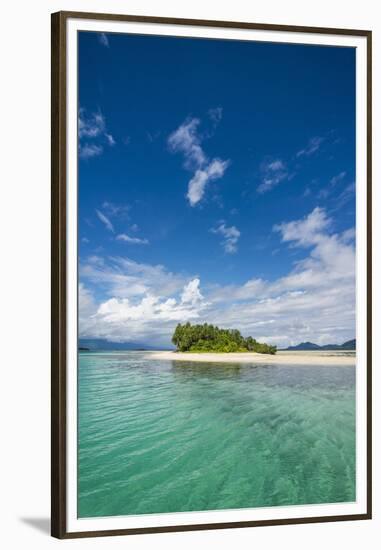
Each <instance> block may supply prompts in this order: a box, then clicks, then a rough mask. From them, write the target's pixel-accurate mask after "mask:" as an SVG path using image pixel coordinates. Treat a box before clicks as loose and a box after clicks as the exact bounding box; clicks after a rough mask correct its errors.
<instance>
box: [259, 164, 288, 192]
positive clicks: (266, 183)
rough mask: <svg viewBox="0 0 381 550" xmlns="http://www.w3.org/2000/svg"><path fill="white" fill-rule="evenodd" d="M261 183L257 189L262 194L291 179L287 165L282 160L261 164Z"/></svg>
mask: <svg viewBox="0 0 381 550" xmlns="http://www.w3.org/2000/svg"><path fill="white" fill-rule="evenodd" d="M260 172H261V183H260V184H259V185H258V187H257V191H258V193H260V194H263V193H267V192H268V191H271V189H273V188H274V187H276V186H277V185H278V184H279V183H281V182H282V181H283V180H285V179H287V178H289V172H288V169H287V166H286V164H285V163H284V162H283V161H282V160H280V159H274V160H270V161H265V162H263V163H262V164H261V167H260Z"/></svg>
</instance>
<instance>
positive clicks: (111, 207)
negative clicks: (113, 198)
mask: <svg viewBox="0 0 381 550" xmlns="http://www.w3.org/2000/svg"><path fill="white" fill-rule="evenodd" d="M102 209H103V210H104V211H105V212H106V213H107V215H108V216H110V217H116V218H123V219H127V218H128V214H129V211H130V210H131V207H130V205H129V204H115V203H113V202H110V201H104V202H103V204H102Z"/></svg>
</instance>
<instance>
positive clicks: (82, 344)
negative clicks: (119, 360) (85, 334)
mask: <svg viewBox="0 0 381 550" xmlns="http://www.w3.org/2000/svg"><path fill="white" fill-rule="evenodd" d="M78 347H79V349H80V350H81V351H101V350H102V351H112V350H114V351H123V350H124V351H128V350H130V351H134V350H135V351H138V350H144V351H145V350H147V351H149V350H168V349H169V348H163V347H160V346H148V345H147V344H144V343H140V342H139V343H137V342H109V341H108V340H103V339H101V338H94V339H91V338H89V339H87V338H80V339H79V342H78Z"/></svg>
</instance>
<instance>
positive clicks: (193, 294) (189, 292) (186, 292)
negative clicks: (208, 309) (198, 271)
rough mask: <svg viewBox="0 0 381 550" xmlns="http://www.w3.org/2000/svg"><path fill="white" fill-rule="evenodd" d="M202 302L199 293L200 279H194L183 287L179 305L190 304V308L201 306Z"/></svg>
mask: <svg viewBox="0 0 381 550" xmlns="http://www.w3.org/2000/svg"><path fill="white" fill-rule="evenodd" d="M203 301H204V297H203V295H202V294H201V291H200V279H199V278H198V277H196V278H195V279H192V280H191V281H189V283H188V284H186V285H185V286H184V289H183V292H182V294H181V303H182V304H190V305H191V306H193V307H195V306H197V305H199V304H202V303H203Z"/></svg>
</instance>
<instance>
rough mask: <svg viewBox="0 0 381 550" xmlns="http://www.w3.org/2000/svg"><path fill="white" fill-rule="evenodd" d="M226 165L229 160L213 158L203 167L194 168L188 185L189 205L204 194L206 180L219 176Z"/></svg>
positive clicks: (195, 202) (196, 201) (192, 204)
mask: <svg viewBox="0 0 381 550" xmlns="http://www.w3.org/2000/svg"><path fill="white" fill-rule="evenodd" d="M228 165H229V161H227V160H225V161H223V160H220V159H214V160H212V161H211V162H210V164H208V165H207V166H206V167H205V168H202V169H201V168H200V169H199V170H196V172H195V174H194V176H193V178H192V179H191V180H190V182H189V185H188V193H187V198H188V200H189V204H190V205H191V206H194V205H195V204H197V203H198V202H200V200H201V199H202V197H203V196H204V193H205V188H206V185H207V183H208V181H213V180H216V179H219V178H221V177H222V176H223V175H224V173H225V170H226V168H227V167H228Z"/></svg>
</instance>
